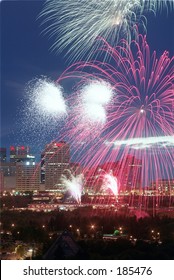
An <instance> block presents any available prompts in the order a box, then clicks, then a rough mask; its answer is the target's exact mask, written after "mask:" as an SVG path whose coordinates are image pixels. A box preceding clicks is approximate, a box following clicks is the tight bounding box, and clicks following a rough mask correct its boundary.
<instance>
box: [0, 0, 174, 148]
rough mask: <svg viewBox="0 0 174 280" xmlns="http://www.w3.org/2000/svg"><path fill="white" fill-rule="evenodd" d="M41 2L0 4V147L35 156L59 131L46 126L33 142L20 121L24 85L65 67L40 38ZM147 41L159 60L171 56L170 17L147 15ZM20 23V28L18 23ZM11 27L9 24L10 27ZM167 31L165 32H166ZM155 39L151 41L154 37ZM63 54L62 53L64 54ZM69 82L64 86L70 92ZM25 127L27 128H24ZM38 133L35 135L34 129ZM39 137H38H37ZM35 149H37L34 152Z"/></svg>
mask: <svg viewBox="0 0 174 280" xmlns="http://www.w3.org/2000/svg"><path fill="white" fill-rule="evenodd" d="M42 4H43V1H36V2H33V1H32V2H27V1H18V2H15V1H14V2H12V1H10V2H8V1H3V2H2V3H1V11H2V28H1V29H2V51H1V52H2V94H1V95H2V97H1V119H2V120H1V140H0V143H1V146H2V147H8V146H10V145H19V144H20V145H28V146H30V147H31V149H32V150H33V152H34V153H35V154H39V153H40V152H41V150H43V149H44V146H45V144H46V143H47V142H50V141H51V140H52V139H54V138H56V137H57V136H58V130H59V128H58V127H57V126H56V127H54V126H53V127H51V128H50V131H49V128H48V126H47V127H46V128H45V131H46V133H44V131H43V133H44V135H43V137H40V142H39V141H38V139H37V131H36V134H35V135H32V134H33V130H32V129H31V127H30V125H29V124H28V123H26V122H25V121H24V115H23V110H25V109H26V108H25V106H26V102H25V101H26V98H27V96H26V92H25V90H24V88H25V87H26V84H27V83H28V82H29V81H31V80H32V79H33V78H34V77H40V76H41V75H43V76H47V77H50V78H51V79H53V80H54V79H55V80H56V79H57V78H58V77H59V75H60V74H61V72H62V71H63V70H64V69H66V67H67V66H68V63H67V62H66V61H65V60H64V59H63V55H55V53H53V52H50V50H49V47H50V44H51V43H50V41H49V40H48V38H46V36H43V35H41V31H42V30H41V27H40V22H39V20H37V16H38V14H39V13H40V11H41V9H42ZM147 17H148V30H147V39H148V43H149V45H150V48H151V50H152V51H153V50H156V51H157V56H158V57H159V56H160V55H161V54H162V52H163V51H164V50H167V51H169V54H170V57H172V55H173V49H174V38H173V37H174V35H173V32H172V23H173V17H172V13H168V14H167V12H166V11H165V10H164V11H161V12H160V13H159V14H158V15H156V16H154V15H152V14H150V15H147ZM21 21H22V22H23V25H21V24H20V22H21ZM12 23H13V24H12ZM166 30H167V32H166ZM153 34H156V37H155V38H154V35H153ZM64 53H66V51H65V52H64ZM71 84H72V81H65V82H64V86H65V87H67V88H68V90H67V92H68V91H70V85H71ZM21 107H22V108H23V109H22V110H21ZM27 125H28V128H27V127H25V126H27ZM38 132H39V134H41V132H40V131H39V127H38ZM41 136H42V135H41ZM36 147H37V148H36Z"/></svg>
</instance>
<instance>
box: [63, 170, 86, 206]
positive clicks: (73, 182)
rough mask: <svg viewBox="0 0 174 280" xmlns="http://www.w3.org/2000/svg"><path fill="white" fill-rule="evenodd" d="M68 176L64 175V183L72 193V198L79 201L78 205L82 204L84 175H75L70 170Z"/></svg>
mask: <svg viewBox="0 0 174 280" xmlns="http://www.w3.org/2000/svg"><path fill="white" fill-rule="evenodd" d="M67 171H68V175H62V183H63V184H64V186H65V187H66V189H67V190H68V191H69V192H70V193H71V195H72V197H73V198H74V199H75V200H76V201H77V203H78V204H80V203H81V195H82V188H83V175H82V174H79V175H76V176H75V175H73V174H72V173H71V171H70V170H67Z"/></svg>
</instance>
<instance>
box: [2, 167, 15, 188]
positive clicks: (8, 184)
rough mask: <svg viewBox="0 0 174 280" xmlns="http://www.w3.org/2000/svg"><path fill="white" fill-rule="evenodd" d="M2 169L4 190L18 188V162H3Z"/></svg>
mask: <svg viewBox="0 0 174 280" xmlns="http://www.w3.org/2000/svg"><path fill="white" fill-rule="evenodd" d="M0 171H1V172H2V173H3V176H4V190H5V191H8V190H12V189H13V190H14V189H15V188H16V163H15V162H1V164H0Z"/></svg>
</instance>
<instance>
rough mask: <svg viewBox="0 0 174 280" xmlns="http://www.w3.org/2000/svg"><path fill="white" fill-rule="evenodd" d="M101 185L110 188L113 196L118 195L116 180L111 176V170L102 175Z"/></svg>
mask: <svg viewBox="0 0 174 280" xmlns="http://www.w3.org/2000/svg"><path fill="white" fill-rule="evenodd" d="M103 187H105V188H108V189H110V190H111V191H112V192H113V194H114V195H115V196H117V195H118V180H117V178H116V177H114V176H113V174H112V172H109V173H107V174H105V175H104V179H103Z"/></svg>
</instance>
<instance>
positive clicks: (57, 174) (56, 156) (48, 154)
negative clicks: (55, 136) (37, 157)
mask: <svg viewBox="0 0 174 280" xmlns="http://www.w3.org/2000/svg"><path fill="white" fill-rule="evenodd" d="M43 154H44V155H45V156H44V157H43V158H42V160H44V165H45V189H46V190H58V191H64V185H63V183H62V179H61V178H62V175H63V174H64V172H66V170H67V169H68V170H69V161H70V147H69V144H67V143H66V142H63V141H61V142H52V143H50V144H48V145H46V147H45V151H44V152H43Z"/></svg>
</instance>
